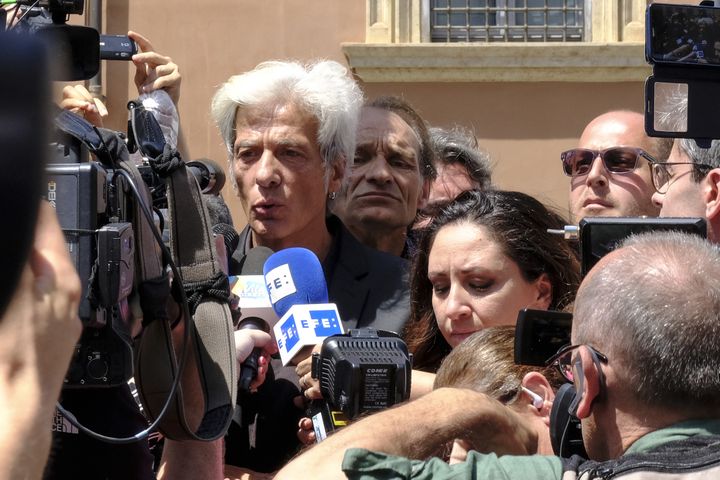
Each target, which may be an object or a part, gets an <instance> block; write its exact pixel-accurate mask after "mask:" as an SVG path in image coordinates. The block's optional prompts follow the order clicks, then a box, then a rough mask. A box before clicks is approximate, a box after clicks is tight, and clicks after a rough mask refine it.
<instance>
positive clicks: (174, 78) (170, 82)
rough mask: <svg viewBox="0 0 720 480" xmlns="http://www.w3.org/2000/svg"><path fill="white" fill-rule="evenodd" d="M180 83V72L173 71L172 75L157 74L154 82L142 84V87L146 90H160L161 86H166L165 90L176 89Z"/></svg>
mask: <svg viewBox="0 0 720 480" xmlns="http://www.w3.org/2000/svg"><path fill="white" fill-rule="evenodd" d="M179 85H180V74H179V73H175V74H172V75H165V76H162V77H161V76H158V78H156V79H155V81H154V82H152V83H151V84H150V85H144V86H143V88H144V89H148V88H149V90H148V91H154V90H160V89H162V88H166V89H167V90H172V89H176V88H177V87H178V86H179Z"/></svg>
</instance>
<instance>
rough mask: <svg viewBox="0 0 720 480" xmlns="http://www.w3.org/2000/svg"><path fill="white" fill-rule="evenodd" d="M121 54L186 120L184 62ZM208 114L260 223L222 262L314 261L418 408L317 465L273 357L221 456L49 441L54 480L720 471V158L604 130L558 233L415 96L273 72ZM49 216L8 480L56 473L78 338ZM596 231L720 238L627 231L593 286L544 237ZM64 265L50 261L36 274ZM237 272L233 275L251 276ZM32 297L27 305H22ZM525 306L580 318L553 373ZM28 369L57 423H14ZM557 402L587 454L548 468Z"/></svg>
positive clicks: (570, 249)
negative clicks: (22, 447) (26, 447)
mask: <svg viewBox="0 0 720 480" xmlns="http://www.w3.org/2000/svg"><path fill="white" fill-rule="evenodd" d="M130 35H131V37H133V38H135V39H136V40H137V41H138V43H139V44H140V46H141V49H142V52H141V53H139V54H138V55H136V57H135V58H134V59H133V61H134V64H135V66H136V67H137V70H138V75H136V77H135V79H136V83H137V86H138V91H139V93H142V92H148V91H152V90H153V89H166V90H168V92H169V93H171V98H172V99H173V101H174V102H176V103H177V101H178V99H179V96H180V80H181V76H180V73H179V67H178V66H177V65H175V64H174V63H173V62H172V61H171V59H170V58H169V57H166V56H163V55H160V54H158V53H157V52H154V51H153V49H152V45H151V44H150V42H149V41H147V40H146V39H145V38H144V37H142V36H140V35H138V34H135V33H132V32H131V33H130ZM63 94H64V98H63V100H62V102H61V106H62V107H64V108H66V109H68V110H71V111H73V112H75V113H77V114H79V115H82V116H84V117H85V118H86V119H87V120H89V121H91V122H93V123H95V124H96V125H101V123H102V118H103V116H104V115H106V114H107V112H106V110H105V108H104V106H103V105H102V104H101V103H98V101H97V100H96V99H94V98H92V96H90V94H89V92H87V90H85V89H84V88H83V87H82V86H76V87H67V88H66V89H65V90H64V92H63ZM210 108H211V112H212V117H213V120H214V121H215V122H216V123H217V125H218V128H219V131H220V135H221V137H222V140H223V142H224V145H225V146H226V148H227V155H228V165H229V177H230V179H231V184H232V191H231V192H226V193H225V195H226V201H228V202H239V204H240V205H241V207H242V211H243V212H244V214H245V216H246V218H247V225H245V226H243V227H244V228H241V229H240V230H241V231H240V232H239V242H238V246H237V249H236V250H235V251H234V252H228V255H229V256H231V257H233V258H241V257H242V256H243V255H245V254H246V253H247V252H248V251H249V250H250V249H252V248H254V247H257V246H264V247H268V248H270V249H272V250H274V251H277V250H280V249H284V248H288V247H298V246H301V247H305V248H307V249H309V250H311V251H312V252H313V253H315V255H316V256H317V257H318V259H319V260H320V262H321V264H322V268H323V271H324V274H325V277H326V281H327V286H328V296H329V299H330V301H331V302H334V303H336V304H337V307H338V311H339V313H340V315H341V318H342V321H343V324H344V327H345V330H346V331H347V330H350V329H354V328H360V327H374V328H377V329H382V330H388V331H392V332H396V333H398V334H400V335H401V336H402V337H403V338H404V340H405V341H406V342H407V345H408V348H409V350H410V352H411V353H412V354H413V358H414V363H413V367H414V369H415V370H414V371H413V374H412V392H411V400H410V401H408V402H406V403H404V404H402V405H399V406H397V407H394V408H391V409H388V410H386V411H383V412H380V413H376V414H373V415H370V416H368V417H367V418H363V419H362V420H360V421H358V422H356V423H353V424H351V425H350V426H348V427H346V428H343V429H341V430H340V431H338V432H336V433H334V434H332V435H330V436H329V437H328V438H327V439H326V440H324V441H322V442H320V443H318V444H317V445H314V446H303V444H312V443H314V439H315V435H314V433H313V432H312V427H311V422H310V421H309V419H308V418H306V408H307V405H308V402H309V401H310V400H312V399H317V398H318V397H319V396H320V390H319V388H318V380H317V379H315V378H312V374H311V368H310V363H311V362H310V359H309V358H308V359H305V360H302V361H299V362H298V363H297V365H294V366H291V367H287V366H285V367H284V366H282V365H281V364H280V363H279V362H278V361H277V360H272V361H270V364H269V365H268V366H267V371H266V372H265V371H263V375H262V379H263V380H264V381H263V382H262V384H261V385H258V386H257V387H258V388H257V389H255V390H254V391H253V392H251V393H248V394H244V395H240V396H239V397H238V404H237V406H236V412H235V417H234V419H233V423H232V424H231V426H230V429H229V431H228V433H227V435H226V436H225V438H224V439H220V440H217V441H215V442H196V441H174V440H166V441H165V444H164V448H163V452H162V458H160V459H157V461H155V462H154V464H153V461H152V455H150V452H149V449H148V446H147V445H146V444H139V445H136V446H135V447H130V448H126V449H124V450H122V453H118V452H120V451H121V450H120V449H119V447H114V446H107V447H104V448H103V449H102V450H98V452H99V453H98V454H97V455H98V457H97V458H98V459H107V462H108V465H110V464H112V465H115V466H114V467H112V468H106V469H105V470H104V471H100V470H98V472H97V473H92V474H90V473H88V472H87V471H86V472H85V473H83V468H87V467H85V466H83V465H80V464H79V463H78V462H79V460H78V459H77V456H76V453H71V451H72V449H70V448H67V449H63V448H61V447H62V445H61V444H62V443H63V442H62V440H63V438H64V436H65V434H66V433H67V432H59V431H58V432H55V435H54V442H56V443H57V444H58V445H60V446H58V447H57V449H56V450H55V451H54V453H53V457H52V460H51V462H50V465H51V468H49V469H48V470H46V471H45V478H70V477H69V476H67V475H68V472H71V471H72V472H74V473H72V475H73V476H78V477H79V478H130V477H128V475H131V477H132V478H154V477H155V476H156V475H157V476H158V478H173V479H175V478H226V477H228V478H272V477H273V476H275V475H276V477H275V478H281V479H286V478H287V479H299V478H486V477H488V478H495V477H494V476H497V477H502V478H508V477H509V478H515V477H517V478H524V479H525V478H527V479H532V478H538V479H550V478H553V479H555V478H557V479H560V478H577V477H580V476H581V475H586V477H583V478H597V477H602V478H608V477H607V475H608V473H607V472H608V471H610V472H613V471H614V472H621V471H623V469H643V468H644V469H650V468H657V469H658V471H665V472H674V471H675V470H673V469H677V471H682V472H692V471H703V472H704V473H706V474H709V475H712V473H708V472H716V473H720V449H718V447H717V445H720V404H718V401H717V399H718V398H720V374H719V373H718V372H720V364H718V362H720V284H718V282H717V281H716V277H717V278H720V251H718V249H717V247H716V246H715V243H716V242H718V239H720V150H719V149H720V143H718V142H717V141H713V143H712V145H711V147H710V148H707V149H703V148H700V147H698V146H697V144H696V143H695V142H694V141H693V140H690V139H676V140H674V141H673V140H672V139H659V138H651V137H648V136H647V135H646V134H645V131H644V117H643V115H642V114H641V113H637V112H633V111H630V110H618V111H610V112H606V113H603V114H602V115H600V116H598V117H597V118H594V119H592V120H591V121H590V122H589V123H588V124H587V127H586V128H585V129H584V131H583V132H581V134H580V137H579V141H578V143H577V146H576V147H574V148H570V146H568V148H569V149H568V150H567V151H565V152H558V157H559V159H560V162H559V163H558V171H557V174H558V175H560V174H561V171H562V172H563V173H564V174H566V175H567V176H568V177H569V197H568V205H569V212H570V218H569V219H566V218H564V217H563V215H562V214H560V213H558V212H556V211H555V210H554V209H553V208H551V207H548V206H546V205H543V204H542V203H541V202H540V201H538V200H537V199H535V198H533V197H531V196H529V195H527V194H524V193H521V192H513V191H506V190H502V189H500V188H499V187H498V186H497V185H495V184H494V183H493V182H492V180H491V168H492V162H491V160H490V158H489V157H488V155H487V153H485V152H484V151H482V149H481V148H480V147H479V146H478V143H477V140H476V139H475V138H474V136H473V135H472V134H471V133H469V132H468V131H467V130H466V129H464V128H463V127H461V126H451V127H450V128H438V127H437V126H433V127H430V126H429V125H428V123H427V122H426V121H425V120H424V119H423V118H422V116H421V115H420V114H419V113H418V112H417V111H416V110H415V109H414V108H413V107H412V106H411V105H410V104H409V103H408V102H407V101H406V100H404V99H403V98H399V97H392V96H385V97H379V98H376V99H366V98H365V97H364V95H363V92H362V91H361V89H360V87H359V86H358V84H357V83H356V82H355V81H354V80H353V79H352V78H351V76H350V75H349V74H348V72H347V70H346V69H345V68H344V67H343V66H342V65H340V64H339V63H337V62H333V61H315V62H312V63H308V64H302V63H299V62H294V61H283V62H281V61H272V62H264V63H262V64H260V65H258V66H257V67H256V68H254V69H253V70H251V71H248V72H245V73H241V74H239V75H236V76H233V77H231V78H230V79H228V80H227V82H225V83H224V84H223V85H222V86H220V88H219V89H218V90H217V92H216V93H215V96H214V97H213V100H212V105H211V107H210ZM215 201H216V200H214V202H215ZM46 210H47V208H45V207H43V213H42V216H41V221H40V223H39V226H38V228H39V229H42V230H43V233H42V235H40V234H38V236H37V237H36V242H35V246H34V249H35V250H34V253H33V255H32V256H31V258H30V261H29V263H28V267H27V268H26V272H25V273H24V275H23V278H22V281H21V284H20V285H19V286H18V290H17V294H16V295H15V296H14V297H13V300H12V302H11V304H10V307H9V308H8V309H7V310H6V311H5V312H4V314H3V317H2V318H1V319H0V339H1V341H2V342H3V343H5V342H6V340H5V339H6V338H9V337H7V333H3V332H4V331H5V330H6V329H9V328H16V327H14V326H12V325H13V324H12V323H11V322H13V321H17V319H18V316H24V317H23V318H25V317H26V318H27V320H25V321H24V322H22V323H24V324H29V325H33V326H35V327H37V331H28V332H27V335H29V336H34V338H28V339H24V340H23V342H28V343H27V344H28V345H33V346H34V347H36V350H37V351H35V350H33V351H30V352H27V351H25V349H22V351H20V349H12V348H8V349H2V350H3V352H6V353H3V358H4V359H5V361H3V362H2V368H3V369H9V370H8V371H9V373H8V374H7V375H5V376H4V377H3V378H4V379H5V380H4V381H3V383H2V385H0V388H2V391H3V392H6V394H5V395H2V396H0V398H4V399H6V400H7V401H6V402H4V403H5V404H6V406H7V408H4V409H0V411H3V412H5V413H6V414H7V415H8V419H7V420H6V422H5V425H10V424H13V425H15V424H17V429H16V430H17V432H18V433H12V435H23V436H24V438H27V437H30V436H33V435H37V436H38V438H39V440H38V441H39V444H38V445H39V448H38V449H37V450H36V451H35V452H33V454H34V456H35V458H33V459H29V458H27V455H25V454H22V453H20V452H19V451H17V448H16V445H11V442H9V441H4V442H3V448H2V450H1V451H0V471H2V472H4V476H6V477H7V478H40V476H42V470H43V465H44V460H43V462H39V461H38V458H37V457H38V456H40V457H42V458H43V459H44V455H45V454H46V451H47V450H48V445H47V444H48V442H47V439H48V436H49V433H50V424H51V421H50V420H51V415H52V412H51V410H52V409H51V408H48V405H52V404H53V403H54V399H55V398H56V397H58V394H59V393H60V386H61V383H62V378H63V375H64V370H63V369H62V368H61V367H62V366H63V365H67V361H68V359H69V356H70V350H71V344H72V342H73V341H74V340H75V339H76V338H77V335H78V334H79V323H78V322H73V320H74V319H75V317H76V313H75V312H73V309H75V310H76V309H77V304H78V301H79V289H78V287H77V275H76V274H75V273H74V272H73V271H72V268H69V264H68V262H69V260H68V258H67V252H65V251H64V249H63V248H60V247H58V242H57V241H56V240H57V239H58V238H61V237H62V235H61V233H60V230H59V229H58V228H57V225H56V223H55V222H54V221H53V220H52V219H50V220H48V219H49V218H51V217H52V216H53V215H52V212H47V211H46ZM601 216H606V217H625V216H627V217H637V216H649V217H653V216H675V217H700V218H703V219H705V221H706V222H707V239H703V238H700V237H697V236H690V235H688V234H681V233H676V232H669V233H668V232H665V233H648V234H643V235H638V236H634V237H631V238H629V239H627V240H625V241H624V242H623V243H622V244H621V245H620V246H619V247H618V248H617V249H616V250H614V251H613V252H611V253H609V254H608V255H607V256H605V257H604V258H603V259H602V260H601V261H600V262H599V263H598V264H597V265H596V266H595V267H594V268H593V269H592V270H591V271H590V272H589V273H588V274H587V275H586V276H585V277H584V278H582V276H581V271H580V252H579V251H578V247H577V245H576V244H574V243H572V242H570V241H568V240H566V239H564V238H563V237H562V236H559V235H557V234H554V233H551V232H550V231H551V230H559V229H560V230H561V229H562V228H563V227H564V226H565V225H566V224H568V223H569V222H573V223H577V222H579V220H580V219H582V218H586V217H601ZM46 217H47V218H46ZM224 219H225V220H224V222H229V220H228V218H227V215H226V216H225V217H224ZM51 247H52V251H50V248H51ZM49 255H50V256H53V255H54V256H55V257H57V258H55V257H53V258H47V259H45V258H43V256H49ZM39 263H42V265H39ZM229 265H230V270H231V271H230V272H229V273H230V274H238V273H240V272H238V271H233V268H234V267H233V265H234V264H233V262H232V261H230V263H229ZM45 277H47V278H45ZM33 283H34V286H33V285H32V284H33ZM28 288H30V289H31V290H32V291H34V292H36V295H35V296H32V295H27V294H24V293H23V292H26V290H27V289H28ZM524 308H532V309H541V310H565V311H569V312H572V313H573V325H572V332H571V339H572V345H569V346H567V347H566V348H564V349H562V350H561V352H559V354H558V355H557V356H556V357H553V358H552V359H550V360H551V361H550V364H549V366H548V367H546V368H539V367H523V366H518V365H515V364H514V362H513V340H514V331H515V329H514V325H515V323H516V319H517V313H518V311H519V310H521V309H524ZM39 320H42V321H39ZM43 322H58V323H59V322H64V323H63V324H62V325H60V326H59V327H57V328H59V329H61V330H62V332H63V335H59V337H62V338H63V339H64V340H65V339H68V341H66V342H65V343H66V344H67V345H64V344H62V343H57V342H50V343H52V345H53V347H52V349H51V350H43V348H45V347H44V345H45V344H46V343H48V339H47V338H46V336H47V331H46V329H47V328H49V327H50V325H45V323H43ZM66 324H67V325H66ZM73 325H74V326H73ZM17 328H19V327H17ZM236 342H237V357H238V361H242V360H244V358H245V357H246V356H247V355H248V354H249V353H250V351H251V350H252V347H253V346H258V347H265V348H266V351H265V353H266V355H270V353H271V352H272V350H273V349H272V348H270V347H267V344H268V342H269V336H267V335H265V334H264V333H261V332H255V333H253V334H252V335H251V334H241V335H236ZM23 344H25V343H23ZM54 349H57V350H58V351H57V352H55V350H54ZM60 350H62V351H60ZM7 352H9V353H7ZM50 354H52V358H50V357H48V355H50ZM21 355H30V357H32V358H31V360H30V361H29V363H28V361H27V359H24V358H21V357H20V356H21ZM16 356H17V358H16ZM51 364H52V365H51ZM263 365H264V364H263ZM33 369H34V374H36V375H37V374H38V372H41V373H42V376H43V378H46V377H47V378H49V379H51V380H52V381H48V382H47V383H46V382H45V381H43V382H41V383H37V385H42V386H43V388H47V389H48V390H47V391H42V392H34V393H33V395H37V396H38V398H40V399H43V402H42V403H43V404H45V405H43V406H42V408H41V407H38V411H37V413H35V414H32V418H31V419H28V422H29V423H26V424H25V423H21V422H24V421H25V418H26V417H27V412H21V411H18V412H15V409H17V407H18V405H19V403H18V402H19V400H17V399H18V398H20V397H19V395H21V394H25V395H26V393H23V392H25V390H23V389H22V388H26V387H27V385H28V384H29V383H28V382H31V380H26V379H24V378H23V377H22V376H21V377H18V375H19V374H15V373H13V372H14V371H16V370H17V371H18V372H20V373H21V374H22V375H28V374H30V373H28V372H30V371H31V370H33ZM31 373H32V372H31ZM265 373H266V375H265ZM566 383H571V384H573V385H574V388H575V390H576V397H575V399H574V401H573V403H572V405H571V409H572V412H571V413H572V414H573V415H575V416H576V417H577V418H578V419H580V422H581V424H582V433H583V441H584V445H585V448H586V451H587V454H588V456H589V458H587V459H584V458H579V457H572V458H560V457H557V456H554V455H553V449H552V447H551V446H550V439H549V437H550V434H549V429H550V423H551V419H550V411H551V408H552V405H553V400H554V398H555V392H556V391H557V390H558V389H559V388H560V387H561V386H562V385H563V384H566ZM32 384H33V385H34V384H35V383H32ZM21 387H22V388H21ZM119 390H120V391H119V392H117V393H118V395H117V396H115V397H113V398H114V400H112V399H110V400H103V402H108V401H110V402H112V401H116V402H124V405H125V406H124V407H123V408H124V409H125V410H127V414H124V415H122V416H116V417H115V421H118V422H121V423H122V422H125V419H126V418H127V419H129V420H127V421H128V422H129V423H130V424H133V425H136V424H138V423H139V424H142V422H143V419H142V417H141V416H140V415H139V410H138V409H137V408H136V406H135V405H134V404H133V402H132V400H129V401H125V400H127V398H131V397H129V396H128V395H129V393H128V392H129V390H127V389H125V388H124V387H123V388H121V389H119ZM86 392H87V390H84V391H82V392H80V393H77V394H73V393H70V394H64V395H63V396H64V397H66V400H68V401H71V400H72V397H73V396H75V395H88V394H87V393H86ZM103 395H107V392H106V393H104V394H103ZM126 397H127V398H126ZM25 398H27V397H25ZM85 398H87V397H85ZM118 399H120V400H118ZM28 408H32V406H28ZM11 418H12V420H11ZM45 427H47V428H45ZM23 428H24V429H25V430H23ZM16 430H15V429H13V430H11V432H15V431H16ZM30 432H32V433H30ZM38 432H41V434H39V435H38ZM44 432H46V433H47V435H46V434H45V433H44ZM79 435H80V436H82V434H79ZM75 448H82V449H83V451H88V450H87V449H89V448H94V447H92V446H91V445H85V444H82V446H81V447H75ZM66 450H67V452H66ZM111 458H113V459H114V460H113V462H111V461H110V459H111ZM680 459H681V460H682V461H680ZM102 461H105V460H102ZM95 463H98V462H95ZM100 463H101V462H100ZM650 464H652V465H654V467H650V466H648V465H650ZM657 465H659V467H658V466H657ZM31 467H32V470H30V468H31ZM23 468H25V470H23ZM603 469H604V470H603ZM683 469H684V470H683ZM18 472H20V473H18ZM128 472H132V473H128ZM598 472H605V473H598ZM85 474H87V475H85ZM603 475H605V476H603ZM0 476H1V475H0ZM688 478H690V477H688Z"/></svg>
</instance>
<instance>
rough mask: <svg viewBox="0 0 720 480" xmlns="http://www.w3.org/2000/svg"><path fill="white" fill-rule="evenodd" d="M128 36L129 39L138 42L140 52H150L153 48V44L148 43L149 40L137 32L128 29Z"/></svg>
mask: <svg viewBox="0 0 720 480" xmlns="http://www.w3.org/2000/svg"><path fill="white" fill-rule="evenodd" d="M128 37H130V39H131V40H134V41H135V43H137V44H138V48H139V49H140V51H141V52H150V51H152V50H153V46H152V44H151V43H150V40H148V39H147V38H145V37H144V36H142V35H140V34H139V33H137V32H133V31H132V30H130V31H129V32H128Z"/></svg>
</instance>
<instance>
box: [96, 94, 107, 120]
mask: <svg viewBox="0 0 720 480" xmlns="http://www.w3.org/2000/svg"><path fill="white" fill-rule="evenodd" d="M93 103H94V104H95V108H97V111H98V115H100V117H107V116H108V110H107V108H106V107H105V104H104V103H103V102H102V100H100V99H99V98H93Z"/></svg>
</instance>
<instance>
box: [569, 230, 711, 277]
mask: <svg viewBox="0 0 720 480" xmlns="http://www.w3.org/2000/svg"><path fill="white" fill-rule="evenodd" d="M706 225H707V224H706V222H705V219H704V218H693V217H688V218H672V217H664V218H645V217H591V218H583V219H582V220H580V257H581V270H582V274H583V275H585V274H586V273H587V272H588V271H590V269H591V268H592V267H593V265H595V264H596V263H597V262H598V260H600V258H602V257H603V256H604V255H606V254H608V253H609V252H611V251H612V250H615V248H616V247H617V246H618V245H619V244H620V243H622V241H623V240H624V239H625V238H627V237H629V236H630V235H632V234H638V233H643V232H650V231H667V230H675V231H678V232H686V233H694V234H696V235H700V236H701V237H703V238H704V237H706V236H707V226H706Z"/></svg>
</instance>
